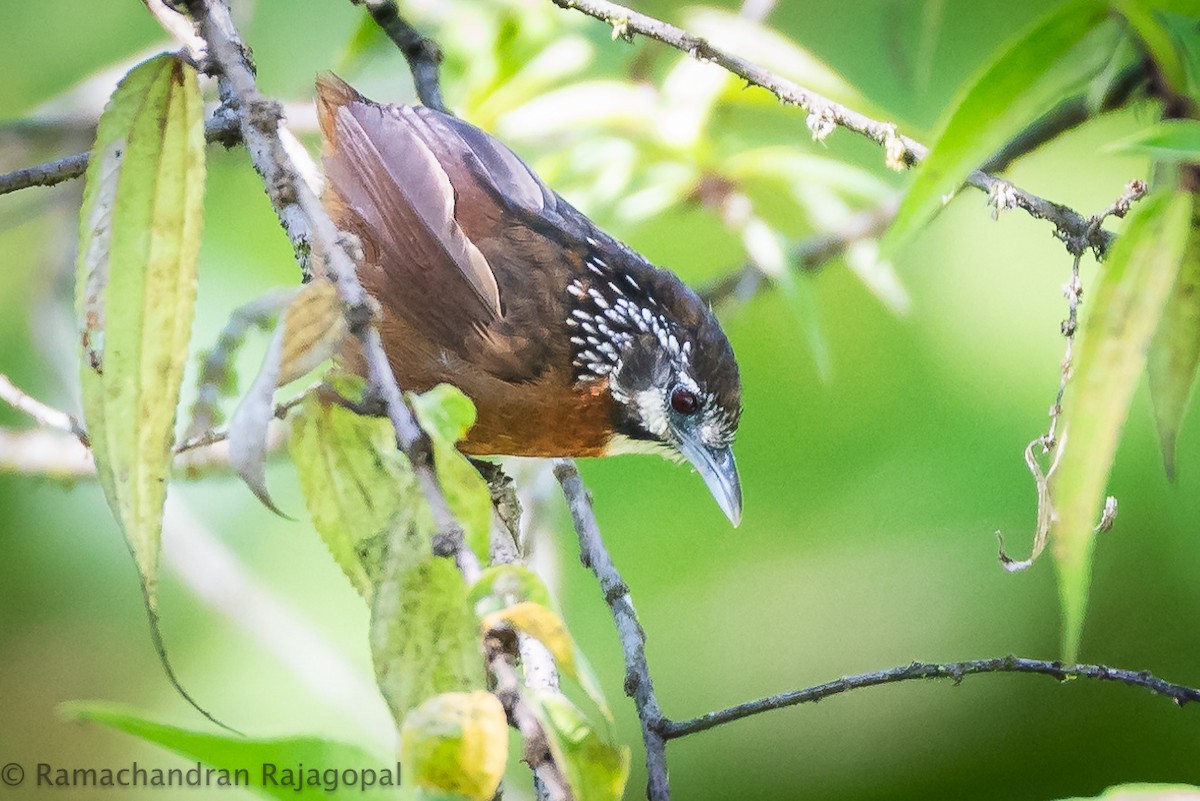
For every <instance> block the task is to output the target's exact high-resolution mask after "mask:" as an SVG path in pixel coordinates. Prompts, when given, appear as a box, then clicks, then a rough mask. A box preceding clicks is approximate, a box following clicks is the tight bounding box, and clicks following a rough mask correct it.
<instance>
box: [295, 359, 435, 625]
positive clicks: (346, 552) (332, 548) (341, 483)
mask: <svg viewBox="0 0 1200 801" xmlns="http://www.w3.org/2000/svg"><path fill="white" fill-rule="evenodd" d="M337 390H338V391H339V393H340V394H341V395H342V396H343V397H346V398H350V399H353V400H358V399H360V398H361V397H362V382H361V380H358V379H352V380H344V381H341V382H339V383H338V385H337ZM290 447H291V454H292V460H293V461H294V462H295V464H296V472H297V474H298V476H299V479H300V488H301V490H302V491H303V494H304V503H305V505H306V506H307V508H308V513H309V515H310V516H311V517H312V521H313V526H314V527H315V528H316V530H317V533H318V534H320V536H321V539H322V540H323V541H324V543H325V546H326V547H327V548H328V549H329V552H330V554H331V555H332V556H333V558H334V560H335V561H336V562H337V563H338V566H339V567H341V568H342V571H343V572H344V573H345V574H346V578H348V579H349V580H350V583H351V584H352V585H354V588H355V589H356V590H358V593H359V594H360V595H362V596H363V598H364V599H365V600H366V601H367V603H370V602H371V600H372V598H373V596H374V591H375V582H376V581H378V580H379V578H380V575H381V573H382V570H383V564H382V560H383V557H382V553H383V544H384V542H385V539H386V537H387V534H388V532H389V531H391V530H392V529H393V528H394V527H395V526H406V525H419V526H420V528H421V529H422V530H424V531H429V530H431V529H432V527H433V520H432V517H431V515H430V513H429V507H428V505H426V503H425V499H424V498H423V497H421V494H420V492H419V491H418V490H417V485H416V481H415V479H414V477H413V473H412V469H411V468H410V466H409V464H408V461H407V460H406V459H405V458H404V456H403V454H401V453H400V451H399V450H397V449H396V435H395V432H394V431H393V430H392V426H391V423H390V422H388V421H387V420H385V419H382V418H378V417H364V416H362V415H359V414H356V413H355V412H353V411H351V410H349V409H347V408H345V407H344V406H341V405H339V404H337V403H332V402H329V401H328V400H327V399H325V398H322V397H320V396H319V395H317V394H312V395H309V397H307V398H306V399H305V400H304V402H303V403H302V404H301V405H300V409H299V411H298V413H297V414H296V415H295V416H294V417H293V419H292V436H291V440H290ZM406 516H407V518H409V519H406ZM413 517H419V518H420V523H419V524H417V523H416V522H414V520H413V519H411V518H413Z"/></svg>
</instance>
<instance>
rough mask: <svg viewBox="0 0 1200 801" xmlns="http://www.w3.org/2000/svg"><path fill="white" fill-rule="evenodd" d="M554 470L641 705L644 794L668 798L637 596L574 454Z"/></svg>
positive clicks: (658, 800) (629, 686) (628, 690)
mask: <svg viewBox="0 0 1200 801" xmlns="http://www.w3.org/2000/svg"><path fill="white" fill-rule="evenodd" d="M554 476H555V478H557V479H558V481H559V483H560V484H562V489H563V495H564V496H566V499H567V506H568V507H569V508H570V510H571V521H572V522H573V523H574V525H575V534H576V535H577V536H578V537H579V559H580V561H582V562H583V565H584V567H587V568H589V569H590V570H591V571H592V573H593V574H595V576H596V578H597V580H599V582H600V589H601V591H602V592H603V593H604V600H605V602H606V603H607V604H608V608H609V610H610V611H611V612H612V617H613V622H615V623H616V625H617V636H618V637H619V638H620V640H621V650H622V651H623V652H624V653H625V694H626V695H628V696H630V697H632V698H633V702H634V705H635V706H636V707H637V713H638V719H639V720H641V723H642V741H643V742H644V743H645V746H646V772H647V773H648V774H649V780H648V785H647V788H646V797H647V798H648V799H649V801H667V799H669V798H670V797H671V788H670V785H669V783H668V781H667V750H666V749H667V744H666V739H665V738H664V737H663V736H662V734H661V730H662V727H663V726H664V725H665V723H666V721H665V718H663V714H662V709H661V708H660V707H659V705H658V697H657V696H655V694H654V683H653V682H652V681H651V679H650V666H649V664H648V663H647V661H646V632H645V631H643V630H642V625H641V623H639V622H638V618H637V612H636V610H634V608H633V599H632V598H630V597H629V587H628V586H627V585H626V584H625V580H624V579H622V578H621V573H620V571H618V570H617V566H616V565H614V564H613V561H612V557H610V556H609V555H608V549H607V548H605V547H604V540H603V539H602V538H601V536H600V527H599V526H598V525H597V524H596V514H595V512H594V511H593V509H592V501H591V498H590V497H589V496H588V492H587V489H585V488H584V486H583V480H582V479H581V478H580V477H579V469H578V468H577V467H575V463H574V462H573V461H571V460H570V459H556V460H555V461H554Z"/></svg>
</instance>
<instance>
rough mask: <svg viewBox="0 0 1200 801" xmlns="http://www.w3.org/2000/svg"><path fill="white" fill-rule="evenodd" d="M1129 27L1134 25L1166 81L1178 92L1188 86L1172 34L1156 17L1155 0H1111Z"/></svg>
mask: <svg viewBox="0 0 1200 801" xmlns="http://www.w3.org/2000/svg"><path fill="white" fill-rule="evenodd" d="M1110 2H1111V3H1112V7H1113V8H1114V9H1116V11H1117V13H1119V14H1120V15H1121V16H1122V17H1124V18H1125V21H1126V22H1128V23H1129V26H1130V27H1131V28H1133V30H1134V33H1136V34H1137V37H1138V39H1139V40H1141V42H1142V45H1143V46H1145V48H1146V52H1147V53H1149V54H1150V57H1151V58H1152V59H1153V60H1154V63H1155V64H1156V65H1157V66H1158V69H1159V72H1160V73H1161V74H1162V77H1163V78H1165V79H1166V81H1167V84H1168V85H1169V86H1170V87H1171V88H1172V89H1174V90H1175V91H1177V92H1182V91H1184V90H1185V89H1187V69H1186V67H1185V66H1184V63H1183V59H1182V57H1181V54H1180V52H1179V50H1178V49H1177V48H1176V47H1175V44H1174V42H1172V41H1171V33H1170V31H1168V30H1167V29H1166V28H1165V27H1164V26H1163V24H1162V23H1161V22H1160V21H1159V20H1158V19H1157V18H1156V17H1155V14H1154V6H1155V2H1154V0H1110Z"/></svg>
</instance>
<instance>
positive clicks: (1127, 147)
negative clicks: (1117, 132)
mask: <svg viewBox="0 0 1200 801" xmlns="http://www.w3.org/2000/svg"><path fill="white" fill-rule="evenodd" d="M1104 152H1106V153H1132V154H1135V155H1140V156H1148V157H1149V158H1152V159H1154V160H1155V161H1200V120H1163V121H1162V122H1159V123H1155V124H1154V125H1151V126H1149V127H1147V128H1143V129H1142V130H1140V131H1138V132H1137V133H1135V134H1133V135H1132V136H1128V137H1126V138H1124V139H1118V140H1117V141H1115V142H1112V143H1110V144H1108V145H1107V146H1105V147H1104Z"/></svg>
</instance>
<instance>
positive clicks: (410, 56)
mask: <svg viewBox="0 0 1200 801" xmlns="http://www.w3.org/2000/svg"><path fill="white" fill-rule="evenodd" d="M350 2H351V3H354V5H356V6H357V5H361V6H365V7H366V9H367V12H368V13H370V15H371V18H372V19H374V20H375V22H376V23H377V24H378V25H379V27H380V28H382V29H383V32H384V33H386V34H387V35H388V38H389V39H391V40H392V42H393V43H395V45H396V47H398V48H400V52H401V53H402V54H403V55H404V58H405V60H406V61H407V62H408V68H409V70H411V71H412V77H413V86H415V87H416V90H417V97H419V98H420V99H421V102H422V103H424V104H425V105H426V106H428V107H429V108H432V109H436V110H437V111H441V112H444V113H446V114H449V113H450V111H449V110H448V109H447V108H446V103H445V101H443V100H442V87H441V79H440V77H439V76H438V70H439V68H440V66H441V63H442V51H441V49H440V48H439V47H438V46H437V42H435V41H433V40H432V39H426V38H425V37H424V36H422V35H421V34H420V32H419V31H417V29H416V28H414V27H413V26H412V25H409V24H408V20H406V19H404V17H402V16H400V9H399V8H398V7H397V6H396V3H395V2H394V0H350Z"/></svg>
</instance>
